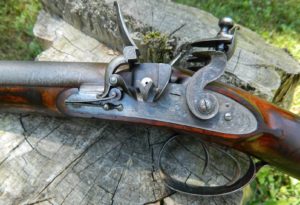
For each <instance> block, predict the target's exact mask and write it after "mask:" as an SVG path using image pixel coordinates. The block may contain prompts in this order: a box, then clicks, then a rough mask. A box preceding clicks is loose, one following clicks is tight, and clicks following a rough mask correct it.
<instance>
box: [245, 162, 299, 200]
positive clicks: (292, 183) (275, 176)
mask: <svg viewBox="0 0 300 205" xmlns="http://www.w3.org/2000/svg"><path fill="white" fill-rule="evenodd" d="M251 186H252V189H253V190H256V193H255V198H254V199H252V200H251V201H250V204H252V205H256V204H257V205H258V204H262V202H264V204H266V205H298V204H300V182H299V181H298V180H296V179H294V178H292V177H289V176H287V175H285V174H282V173H281V172H279V171H277V170H275V169H274V168H271V167H264V168H262V169H261V170H260V171H259V174H258V175H257V177H256V181H255V182H254V183H252V184H251Z"/></svg>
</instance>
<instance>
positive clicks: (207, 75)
mask: <svg viewBox="0 0 300 205" xmlns="http://www.w3.org/2000/svg"><path fill="white" fill-rule="evenodd" d="M198 54H200V55H202V56H209V57H210V58H211V61H210V63H209V64H208V65H206V66H205V67H203V68H202V69H200V70H198V71H197V72H196V73H195V74H194V75H193V76H192V78H191V79H190V80H189V83H188V86H187V92H186V98H187V103H188V105H189V108H190V110H191V112H192V113H193V114H194V115H195V116H196V117H198V118H200V119H205V120H207V119H210V118H213V117H214V116H215V115H216V114H217V113H218V107H219V102H218V101H217V100H216V98H214V97H213V96H211V95H212V94H206V93H204V91H203V90H204V87H205V86H206V85H207V84H208V83H210V82H212V81H215V80H217V79H218V78H219V77H220V76H221V75H222V74H223V73H224V70H225V66H226V62H227V57H226V55H225V53H223V52H220V51H206V52H201V53H198ZM198 54H194V55H198ZM206 98H207V99H206ZM201 100H209V101H210V102H211V103H212V104H213V105H214V110H213V111H211V112H210V113H207V114H206V113H202V112H199V109H197V108H198V105H199V104H200V101H201Z"/></svg>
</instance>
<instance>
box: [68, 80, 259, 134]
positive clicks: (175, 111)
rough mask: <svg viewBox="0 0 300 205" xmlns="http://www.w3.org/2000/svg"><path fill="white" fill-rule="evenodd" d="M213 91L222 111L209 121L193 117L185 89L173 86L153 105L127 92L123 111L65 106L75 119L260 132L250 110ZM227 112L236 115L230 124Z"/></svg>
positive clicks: (169, 86) (82, 104)
mask: <svg viewBox="0 0 300 205" xmlns="http://www.w3.org/2000/svg"><path fill="white" fill-rule="evenodd" d="M210 92H211V93H213V95H214V96H215V97H216V98H217V100H218V102H219V112H218V113H217V115H216V116H215V117H214V118H212V119H208V120H201V119H199V118H197V117H195V116H194V115H191V113H190V109H189V106H188V105H187V103H186V100H185V98H184V97H182V96H185V95H186V86H184V85H182V84H173V83H169V84H168V86H167V87H166V89H165V91H164V94H163V95H162V96H161V97H160V98H159V101H157V102H155V103H151V104H149V103H145V102H140V101H137V100H136V99H135V98H133V97H131V96H129V95H128V94H126V93H124V95H123V96H122V100H121V101H120V103H121V104H122V105H123V108H124V109H123V111H122V112H119V111H117V110H110V111H109V112H104V110H103V109H99V108H98V107H99V105H98V104H94V103H90V104H86V103H78V104H70V103H67V104H66V105H65V106H66V109H67V110H68V111H69V113H70V115H73V116H77V114H78V115H80V113H86V114H88V115H89V116H91V117H95V118H102V119H111V118H114V116H118V117H120V118H122V117H126V118H127V119H128V120H130V119H147V120H152V121H156V122H166V123H172V124H177V125H181V126H187V127H191V128H199V129H205V130H209V131H215V132H220V133H227V134H237V135H241V134H249V133H252V132H254V131H255V130H256V129H257V120H256V118H255V116H254V115H253V114H252V112H250V111H249V110H248V109H247V108H245V107H244V106H242V105H241V104H239V103H238V102H236V101H234V100H232V99H230V98H228V97H226V96H224V95H221V94H219V93H215V92H212V91H210ZM117 102H118V101H117ZM117 102H116V103H117ZM100 104H101V102H100ZM227 104H230V105H231V106H229V107H228V106H226V105H227ZM228 112H230V113H231V114H232V116H234V117H233V118H232V120H230V121H227V120H225V119H224V115H225V114H226V113H228Z"/></svg>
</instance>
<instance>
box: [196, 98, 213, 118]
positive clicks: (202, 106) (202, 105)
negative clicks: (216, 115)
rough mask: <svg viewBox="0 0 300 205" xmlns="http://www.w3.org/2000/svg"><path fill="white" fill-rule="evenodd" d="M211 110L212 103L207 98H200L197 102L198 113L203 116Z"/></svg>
mask: <svg viewBox="0 0 300 205" xmlns="http://www.w3.org/2000/svg"><path fill="white" fill-rule="evenodd" d="M212 109H213V103H212V102H211V101H210V99H208V98H202V99H201V100H200V101H199V111H200V112H201V113H203V114H207V113H210V112H211V111H212Z"/></svg>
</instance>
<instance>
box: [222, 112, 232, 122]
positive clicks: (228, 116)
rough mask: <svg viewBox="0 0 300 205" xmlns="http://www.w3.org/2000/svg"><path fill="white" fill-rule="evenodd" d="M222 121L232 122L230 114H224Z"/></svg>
mask: <svg viewBox="0 0 300 205" xmlns="http://www.w3.org/2000/svg"><path fill="white" fill-rule="evenodd" d="M224 119H225V120H226V121H230V120H232V114H231V113H230V112H227V113H225V115H224Z"/></svg>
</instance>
